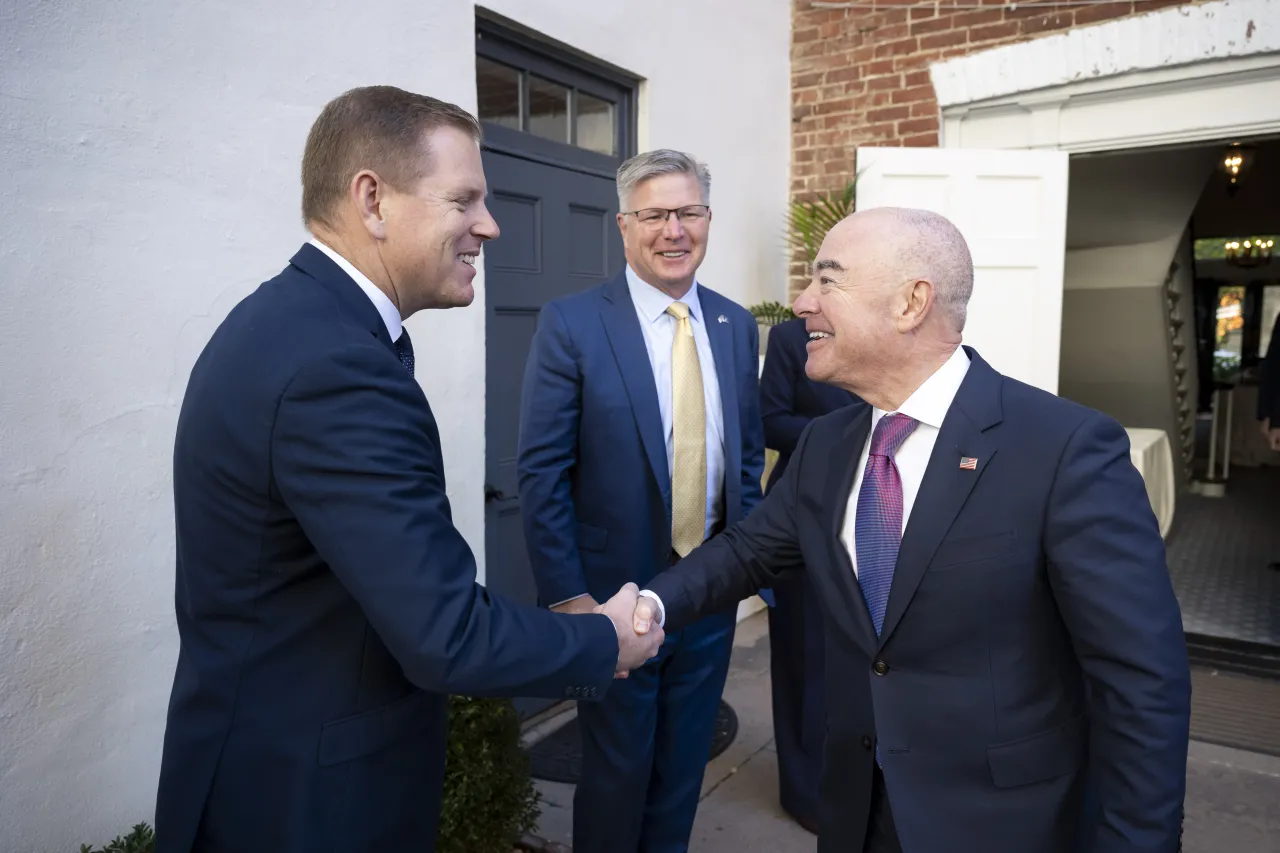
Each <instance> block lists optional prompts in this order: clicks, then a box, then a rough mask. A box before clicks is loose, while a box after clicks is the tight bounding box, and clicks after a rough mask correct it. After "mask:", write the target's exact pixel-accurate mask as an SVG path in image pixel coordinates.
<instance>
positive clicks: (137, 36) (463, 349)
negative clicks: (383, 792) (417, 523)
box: [0, 0, 790, 851]
mask: <svg viewBox="0 0 1280 853" xmlns="http://www.w3.org/2000/svg"><path fill="white" fill-rule="evenodd" d="M494 5H495V9H496V10H497V11H499V12H501V13H503V14H505V15H508V16H509V17H511V18H514V19H516V20H518V21H521V22H522V23H525V24H527V25H529V26H532V27H534V28H537V29H540V30H542V31H544V32H546V33H547V34H548V35H550V36H552V37H554V38H557V39H560V40H562V41H565V42H568V43H570V44H572V45H574V46H575V47H578V48H580V49H582V50H584V51H586V52H589V53H593V54H595V55H597V56H600V57H601V58H603V59H605V60H608V61H610V62H613V63H615V64H617V65H620V66H623V67H625V68H627V69H628V70H630V71H632V72H634V73H636V74H639V75H641V76H643V77H645V78H647V80H648V83H647V84H646V86H645V88H644V92H643V97H642V121H641V127H642V128H643V129H644V136H643V137H642V140H641V142H642V146H647V147H653V146H658V145H665V146H673V147H681V148H686V149H688V150H691V151H694V152H695V153H697V154H698V155H699V156H701V157H703V158H704V159H706V160H707V161H708V162H709V163H710V165H711V168H712V173H713V179H714V188H713V203H714V205H715V210H716V213H715V224H714V226H713V228H714V231H713V237H712V243H711V250H710V254H709V256H708V260H707V263H706V266H705V268H704V271H705V276H704V278H705V279H706V280H707V282H708V283H709V284H710V285H711V286H713V287H715V288H717V289H720V290H721V291H723V292H725V293H727V294H729V295H731V296H733V297H735V298H738V299H739V300H741V301H743V302H753V301H757V300H759V299H762V298H769V299H775V298H777V299H780V298H781V297H782V295H783V294H784V292H785V286H786V285H785V268H784V259H783V256H782V252H781V250H780V248H779V246H780V243H779V240H780V238H779V237H778V234H779V228H780V223H781V222H782V215H783V209H784V205H785V200H786V192H787V168H788V162H787V161H788V150H789V147H788V146H789V143H788V136H787V133H788V125H787V116H788V98H789V95H788V80H789V73H788V39H789V35H788V28H789V16H790V15H789V10H788V8H787V7H786V5H785V4H779V3H776V2H773V1H772V0H751V2H748V3H744V2H741V0H736V2H735V0H708V2H704V3H701V4H697V5H696V6H690V5H688V4H681V3H677V2H675V0H666V2H661V3H659V4H658V5H657V6H656V7H654V6H651V7H648V8H647V9H646V11H645V14H643V15H636V14H635V13H634V11H633V10H628V9H624V8H623V7H621V6H618V5H616V4H599V5H595V4H590V3H588V2H587V0H581V2H578V0H519V2H517V0H503V2H499V3H496V4H494ZM472 20H473V7H472V5H471V4H470V3H467V2H453V0H425V2H422V1H421V0H420V1H419V2H408V0H370V2H367V3H364V4H360V5H359V6H356V5H346V6H342V5H339V6H333V5H332V4H330V5H323V6H319V7H317V6H316V5H315V4H308V3H303V2H300V0H282V2H279V3H274V4H271V5H270V6H269V7H261V6H260V5H259V4H250V3H248V2H247V0H234V1H233V2H229V3H223V4H215V5H208V4H181V5H174V4H167V3H160V2H157V0H135V2H133V3H130V4H125V5H121V4H97V3H89V2H85V0H66V2H62V3H57V4H53V3H47V2H39V0H12V2H9V3H6V4H5V5H4V8H3V10H0V161H2V162H4V164H5V172H6V175H7V176H8V180H7V181H6V182H5V183H4V184H3V185H0V247H2V248H0V283H2V284H3V288H4V289H3V294H4V299H3V301H0V424H2V425H3V430H4V432H3V440H2V441H0V850H5V851H9V850H14V851H18V850H50V851H56V850H70V849H75V848H76V845H78V844H79V843H81V842H92V843H95V844H97V843H101V842H103V841H105V840H107V839H109V838H110V837H112V836H113V835H115V834H116V833H118V832H121V831H124V830H125V829H126V828H127V827H128V826H129V825H130V824H132V823H134V822H136V821H138V820H150V819H151V818H152V809H153V804H154V795H155V783H156V776H157V772H158V767H159V756H160V745H161V736H162V732H163V721H164V713H165V704H166V702H167V699H168V691H169V686H170V682H171V678H172V672H173V664H174V661H175V658H176V654H177V642H176V639H177V637H176V630H175V628H174V622H173V605H172V595H173V522H172V496H171V489H170V484H171V481H170V460H171V453H172V440H173V429H174V424H175V420H176V416H177V410H178V405H179V403H180V402H181V399H182V394H183V389H184V386H185V382H186V378H187V375H188V372H189V370H190V367H191V364H192V362H193V361H194V359H195V357H196V355H197V354H198V353H199V351H200V349H201V348H202V347H203V345H204V343H205V342H206V341H207V339H208V337H209V335H210V334H211V332H212V331H213V329H214V328H215V327H216V326H217V324H218V323H219V322H220V321H221V319H222V318H223V317H224V316H225V315H226V313H227V311H228V310H230V308H231V307H232V306H233V305H234V304H235V303H236V301H238V300H239V299H240V298H242V297H243V296H244V295H245V294H247V293H248V292H250V291H251V290H252V289H253V288H254V287H255V286H256V285H257V284H258V283H259V282H260V281H262V280H263V279H265V278H268V277H270V276H272V275H274V274H275V273H276V272H277V271H278V270H279V269H280V268H281V267H282V266H283V265H284V264H285V263H287V261H288V258H289V256H290V255H291V254H292V253H293V251H294V250H296V248H297V246H298V245H299V244H300V243H301V241H302V240H303V239H304V232H303V229H302V226H301V223H300V222H299V217H298V214H297V207H298V196H299V190H298V177H297V173H298V161H299V157H300V154H301V149H302V144H303V141H304V138H305V135H306V132H307V129H308V127H309V126H310V123H311V121H312V120H313V119H314V117H315V115H316V113H317V112H318V110H319V109H320V107H321V106H322V105H323V104H324V103H325V101H327V100H328V99H329V98H331V97H332V96H334V95H336V94H338V93H339V92H341V91H343V90H345V89H347V88H349V87H351V86H356V85H363V84H368V83H375V82H376V83H393V84H396V85H400V86H403V87H405V88H409V89H414V90H417V91H423V92H427V93H430V94H433V95H436V96H438V97H442V98H445V99H448V100H453V101H455V102H457V103H459V104H462V105H464V106H466V107H468V108H469V109H474V104H475V91H474V82H473V78H474V74H473V58H472V56H473V55H472V44H473V40H472ZM479 292H480V296H479V297H478V299H477V301H476V304H475V305H473V306H472V307H471V308H468V309H464V310H455V311H450V312H443V313H432V314H431V315H429V316H424V315H419V316H417V317H414V318H413V319H412V320H411V321H410V328H411V330H412V332H413V334H414V341H415V345H416V347H417V348H418V353H419V363H420V364H424V363H432V362H434V363H437V364H441V365H447V369H438V370H423V371H420V376H421V378H422V382H423V384H424V387H425V388H426V391H427V393H428V395H429V397H430V398H431V399H432V400H433V401H435V403H434V408H435V411H436V414H437V417H438V419H439V422H440V427H441V436H442V441H443V443H444V446H445V451H446V459H447V469H448V470H447V475H448V479H449V483H450V497H451V499H452V500H453V505H454V516H455V519H456V521H457V523H458V525H459V527H460V529H461V530H462V531H463V533H464V534H465V535H466V537H467V539H468V540H469V541H470V542H471V543H472V546H473V547H474V548H475V549H476V551H477V555H478V556H479V557H481V558H482V557H483V555H482V553H480V552H481V549H482V548H483V542H484V537H483V498H482V483H483V472H484V445H483V442H484V431H483V429H477V427H476V425H477V424H478V423H482V422H483V418H484V397H483V394H480V393H477V390H478V389H482V388H483V380H484V376H483V365H484V310H483V286H482V280H481V287H480V288H479Z"/></svg>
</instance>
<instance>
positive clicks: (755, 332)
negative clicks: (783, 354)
mask: <svg viewBox="0 0 1280 853" xmlns="http://www.w3.org/2000/svg"><path fill="white" fill-rule="evenodd" d="M748 316H750V315H748ZM748 328H749V332H748V335H747V337H748V343H749V347H748V350H747V352H748V357H747V361H748V362H749V364H750V367H749V369H747V370H744V371H743V372H742V380H741V387H740V390H739V392H738V408H739V410H740V412H741V417H742V514H743V516H744V517H745V516H748V515H750V514H751V512H752V511H753V510H754V509H755V508H756V507H757V506H759V505H760V500H761V498H762V497H763V489H764V487H763V485H762V484H761V482H760V481H761V480H763V479H764V426H763V425H762V423H761V421H760V355H759V353H760V329H759V327H758V326H757V325H756V324H755V322H754V321H753V322H752V323H751V324H750V326H749V327H748Z"/></svg>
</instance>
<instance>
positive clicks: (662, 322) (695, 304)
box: [627, 264, 725, 536]
mask: <svg viewBox="0 0 1280 853" xmlns="http://www.w3.org/2000/svg"><path fill="white" fill-rule="evenodd" d="M627 289H628V290H629V291H630V292H631V302H632V304H634V305H635V307H636V316H637V317H638V318H639V319H640V331H641V332H642V333H643V334H644V346H645V349H646V350H648V351H649V365H650V366H651V367H652V368H653V379H654V382H655V383H656V384H657V388H658V410H659V411H660V412H661V413H662V434H663V436H664V437H665V440H666V444H667V471H668V472H670V471H671V470H672V466H673V465H674V464H675V462H674V460H675V440H674V436H673V434H672V429H671V423H672V403H671V345H672V344H673V343H674V342H675V339H676V325H677V324H678V323H679V321H678V320H677V319H676V318H675V317H672V316H671V315H670V314H668V313H666V312H667V306H668V305H670V304H671V303H672V302H675V301H677V300H675V299H672V298H671V297H670V296H668V295H667V294H665V293H663V292H662V291H661V290H658V288H656V287H654V286H652V285H650V284H646V283H645V282H644V281H642V280H641V279H640V277H639V276H638V275H636V274H635V271H634V270H632V269H631V265H630V264H628V265H627ZM679 301H680V302H683V303H684V304H685V305H688V306H689V322H690V324H691V325H692V326H693V340H694V343H695V344H697V348H698V366H699V367H700V368H702V396H703V399H704V400H705V402H706V413H707V415H706V429H707V434H706V448H707V521H706V528H705V532H704V536H708V535H710V534H711V531H712V529H713V528H714V527H715V525H716V524H717V523H719V521H720V518H721V516H722V515H723V513H724V506H723V504H724V501H723V497H724V466H725V462H724V407H723V406H722V404H721V402H720V380H719V379H718V378H717V376H716V362H715V356H713V355H712V353H711V339H710V338H709V337H707V325H706V322H705V321H706V318H705V316H703V312H702V304H701V302H700V301H699V299H698V283H697V282H696V281H695V282H694V283H693V287H691V288H689V292H688V293H686V294H685V295H684V298H682V299H680V300H679Z"/></svg>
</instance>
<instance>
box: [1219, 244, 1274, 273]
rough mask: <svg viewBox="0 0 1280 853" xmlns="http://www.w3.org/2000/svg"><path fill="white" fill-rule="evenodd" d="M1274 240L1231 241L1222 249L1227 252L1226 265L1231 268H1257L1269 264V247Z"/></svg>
mask: <svg viewBox="0 0 1280 853" xmlns="http://www.w3.org/2000/svg"><path fill="white" fill-rule="evenodd" d="M1273 243H1275V241H1274V240H1269V239H1268V240H1263V239H1256V240H1245V241H1244V242H1241V241H1239V240H1232V241H1231V242H1229V243H1227V244H1226V245H1225V246H1224V247H1223V248H1224V249H1226V251H1227V263H1229V264H1231V265H1232V266H1237V267H1244V268H1245V269H1248V268H1250V267H1258V266H1262V265H1264V264H1269V263H1271V246H1272V244H1273Z"/></svg>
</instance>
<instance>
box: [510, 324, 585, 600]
mask: <svg viewBox="0 0 1280 853" xmlns="http://www.w3.org/2000/svg"><path fill="white" fill-rule="evenodd" d="M581 415H582V373H581V370H580V368H579V366H578V358H577V352H576V351H575V349H574V346H573V341H572V339H571V338H570V335H569V329H568V327H567V326H566V324H565V321H564V317H563V316H562V315H561V313H560V310H559V308H557V307H556V305H555V304H554V303H552V304H548V305H546V306H544V307H543V309H542V312H541V314H540V315H539V316H538V328H537V331H536V332H535V333H534V336H533V343H532V345H531V346H530V348H529V360H528V361H527V362H526V363H525V372H524V386H523V390H522V392H521V398H520V442H519V451H518V457H517V467H518V471H519V477H520V510H521V513H522V515H523V524H524V539H525V547H526V548H527V549H528V552H529V563H530V565H531V566H532V569H533V577H534V580H535V582H536V583H537V586H538V597H539V599H540V600H541V602H542V603H543V604H546V605H548V606H550V605H555V604H558V603H560V602H562V601H568V600H569V599H571V598H577V597H578V596H581V595H586V594H587V592H588V589H587V581H586V577H585V575H584V574H583V570H582V553H581V552H580V551H579V550H578V524H577V514H576V512H575V511H574V507H573V495H572V493H571V491H570V484H569V472H570V471H571V470H572V469H573V467H574V466H575V465H576V464H577V456H578V424H579V420H580V418H581Z"/></svg>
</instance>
